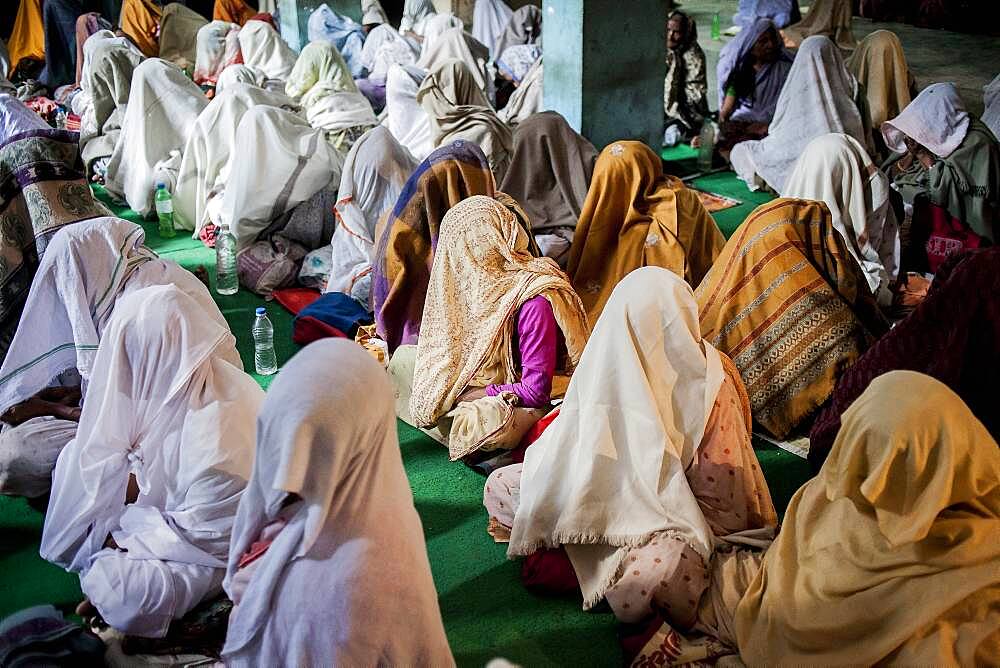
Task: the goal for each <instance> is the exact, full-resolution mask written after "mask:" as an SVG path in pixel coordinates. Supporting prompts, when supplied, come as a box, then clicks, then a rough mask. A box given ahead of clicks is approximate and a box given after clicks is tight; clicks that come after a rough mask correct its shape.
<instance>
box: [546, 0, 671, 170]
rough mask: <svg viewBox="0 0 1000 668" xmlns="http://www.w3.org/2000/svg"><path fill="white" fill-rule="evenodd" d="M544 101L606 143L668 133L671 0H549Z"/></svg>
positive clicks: (653, 140)
mask: <svg viewBox="0 0 1000 668" xmlns="http://www.w3.org/2000/svg"><path fill="white" fill-rule="evenodd" d="M542 12H543V18H542V42H543V44H544V45H545V83H544V104H545V108H546V109H552V110H554V111H558V112H559V113H560V114H562V115H563V116H565V117H566V120H567V121H569V124H570V125H571V126H573V128H574V129H575V130H576V131H577V132H579V133H580V134H582V135H583V136H585V137H587V138H588V139H589V140H590V141H592V142H593V143H594V145H595V146H596V147H597V148H598V149H601V148H603V147H604V146H607V145H608V144H610V143H611V142H613V141H615V140H617V139H638V140H640V141H643V142H646V143H647V144H649V146H650V147H652V148H653V149H654V150H657V151H659V147H660V143H661V142H662V139H663V77H664V75H665V73H666V66H665V64H664V62H665V59H666V43H665V42H666V21H667V2H666V0H544V2H543V4H542Z"/></svg>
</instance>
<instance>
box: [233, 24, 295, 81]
mask: <svg viewBox="0 0 1000 668" xmlns="http://www.w3.org/2000/svg"><path fill="white" fill-rule="evenodd" d="M239 39H240V51H241V52H242V53H243V63H244V64H245V65H246V66H247V67H252V68H254V69H255V70H259V71H261V72H263V73H264V75H265V76H266V77H267V78H268V79H280V80H282V81H284V80H286V79H288V75H289V74H291V72H292V68H293V67H294V66H295V52H294V51H292V50H291V49H290V48H288V45H287V44H285V41H284V40H283V39H281V35H279V34H278V31H277V30H275V29H274V28H272V27H271V24H270V23H267V22H265V21H247V22H246V25H244V26H243V27H242V28H241V29H240V32H239Z"/></svg>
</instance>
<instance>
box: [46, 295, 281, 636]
mask: <svg viewBox="0 0 1000 668" xmlns="http://www.w3.org/2000/svg"><path fill="white" fill-rule="evenodd" d="M216 314H218V308H217V307H215V306H214V305H213V307H212V310H211V311H207V310H206V309H205V308H204V306H203V305H202V304H200V303H199V302H198V301H196V300H195V299H193V298H192V297H190V296H188V295H187V294H185V293H184V292H182V291H181V290H179V289H177V288H176V287H174V286H172V285H162V286H154V287H147V288H144V289H142V290H137V291H135V292H132V293H131V294H129V295H127V296H125V297H122V298H121V299H119V300H118V301H117V302H116V303H115V309H114V312H113V314H112V315H111V318H110V320H109V322H108V324H107V326H106V327H105V330H104V333H103V335H102V336H101V342H100V344H99V345H98V347H97V354H96V355H95V356H94V363H93V369H94V373H93V374H92V377H91V382H90V383H89V385H88V387H87V398H86V399H85V401H84V405H83V411H82V412H81V414H80V424H79V428H78V429H77V434H76V438H75V439H74V440H73V441H72V442H71V443H70V444H69V445H67V446H66V448H65V449H64V450H63V451H62V453H61V454H60V455H59V460H58V462H57V463H56V468H55V473H54V474H53V476H52V496H51V500H50V501H49V507H48V511H47V513H46V515H45V526H44V527H43V529H42V540H41V548H40V550H39V552H40V554H41V555H42V557H43V558H44V559H47V560H48V561H51V562H53V563H55V564H57V565H59V566H62V567H63V568H65V569H67V570H68V571H71V572H74V573H79V575H80V587H81V589H82V590H83V593H84V595H85V596H86V600H85V602H84V603H83V604H82V605H81V606H80V608H79V609H78V610H79V612H80V614H81V615H83V616H85V617H86V616H89V615H91V614H94V613H95V612H96V614H99V615H100V616H101V617H102V618H103V619H104V621H105V622H107V623H108V625H109V626H111V627H112V628H114V629H117V630H118V631H121V632H124V633H126V634H129V635H136V636H142V637H148V638H160V637H163V635H165V634H166V632H167V628H168V626H169V625H170V622H171V621H172V620H174V619H179V618H180V617H182V616H183V615H184V614H186V613H187V612H188V611H189V610H191V609H192V608H193V607H194V606H196V605H197V604H198V603H200V602H201V601H202V600H204V599H205V598H206V597H208V596H211V595H213V594H216V593H218V592H219V589H220V585H221V583H222V578H223V576H224V575H225V565H226V558H227V556H228V552H229V540H230V534H231V532H232V527H233V520H234V518H235V516H236V509H237V504H238V503H239V500H240V496H241V495H242V493H243V490H244V488H245V487H246V483H247V479H248V478H249V477H250V471H251V462H252V461H253V442H254V431H255V428H254V427H255V424H254V416H255V415H256V414H257V412H258V408H259V406H260V403H261V401H262V400H263V397H264V393H263V391H262V390H261V389H260V387H259V386H258V385H257V383H256V382H254V380H253V379H252V378H250V376H248V375H247V374H245V373H244V372H243V365H242V363H241V362H240V356H239V353H238V352H237V350H236V339H235V338H234V337H233V335H232V334H231V333H230V332H229V329H228V328H227V327H225V326H224V325H223V324H221V323H220V322H219V321H218V318H217V317H214V316H215V315H216Z"/></svg>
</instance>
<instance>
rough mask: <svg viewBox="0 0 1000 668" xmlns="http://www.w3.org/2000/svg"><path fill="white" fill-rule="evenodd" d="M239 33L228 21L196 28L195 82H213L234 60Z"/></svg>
mask: <svg viewBox="0 0 1000 668" xmlns="http://www.w3.org/2000/svg"><path fill="white" fill-rule="evenodd" d="M239 33H240V27H239V26H238V25H236V24H235V23H230V22H229V21H212V22H210V23H208V24H206V25H203V26H202V27H201V28H199V29H198V39H197V47H196V51H195V65H194V81H195V83H197V84H203V83H215V82H216V81H217V80H218V78H219V74H221V73H222V71H223V70H224V69H226V68H227V67H228V66H229V65H231V64H232V63H233V62H234V61H235V60H236V57H237V56H239V55H240V40H239ZM87 41H88V42H89V41H90V40H87ZM84 48H86V44H84Z"/></svg>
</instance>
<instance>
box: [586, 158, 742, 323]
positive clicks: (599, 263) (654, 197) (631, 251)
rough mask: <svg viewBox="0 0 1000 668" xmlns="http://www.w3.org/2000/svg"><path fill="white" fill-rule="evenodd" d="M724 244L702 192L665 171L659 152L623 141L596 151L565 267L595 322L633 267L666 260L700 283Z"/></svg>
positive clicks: (667, 264)
mask: <svg viewBox="0 0 1000 668" xmlns="http://www.w3.org/2000/svg"><path fill="white" fill-rule="evenodd" d="M725 243H726V239H725V237H723V236H722V232H720V231H719V228H718V226H717V225H716V224H715V221H714V220H713V219H712V217H711V216H710V215H709V214H708V212H707V211H706V210H705V207H704V205H703V204H702V203H701V200H700V199H698V195H697V194H696V193H695V192H694V191H693V190H688V189H687V188H685V187H684V184H683V183H681V182H680V180H678V179H676V178H675V177H672V176H666V175H665V174H664V173H663V162H662V161H661V160H660V156H658V155H656V154H655V153H653V151H652V150H650V148H649V147H648V146H646V145H645V144H643V143H641V142H637V141H619V142H615V143H614V144H611V145H610V146H608V147H607V148H605V149H604V150H603V151H601V154H600V155H599V156H598V158H597V164H596V165H595V167H594V177H593V180H592V181H591V183H590V190H589V191H588V192H587V199H586V201H585V202H584V204H583V211H582V212H581V213H580V221H579V223H578V225H577V228H576V234H575V236H574V238H573V245H572V247H571V248H570V255H569V264H568V265H567V270H566V273H568V274H569V276H570V279H571V280H572V281H573V287H574V288H575V289H576V291H577V292H578V293H579V295H580V298H581V299H582V300H583V305H584V307H585V308H586V309H587V318H588V320H589V322H596V321H597V318H598V316H600V315H601V310H602V309H603V308H604V304H605V302H607V301H608V298H609V297H610V296H611V291H612V290H614V289H615V286H616V285H617V284H618V281H620V280H622V279H623V278H625V276H626V275H628V274H629V273H630V272H632V271H633V270H635V269H638V268H639V267H646V266H654V267H663V268H664V269H669V270H670V271H672V272H674V273H675V274H677V275H678V276H680V277H681V278H683V279H685V280H686V281H687V282H688V283H690V284H691V285H697V284H698V282H699V281H701V279H702V277H703V276H705V274H706V273H707V272H708V270H709V267H711V266H712V263H713V262H715V259H716V258H717V257H718V256H719V253H720V252H721V251H722V247H723V246H724V245H725Z"/></svg>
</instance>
